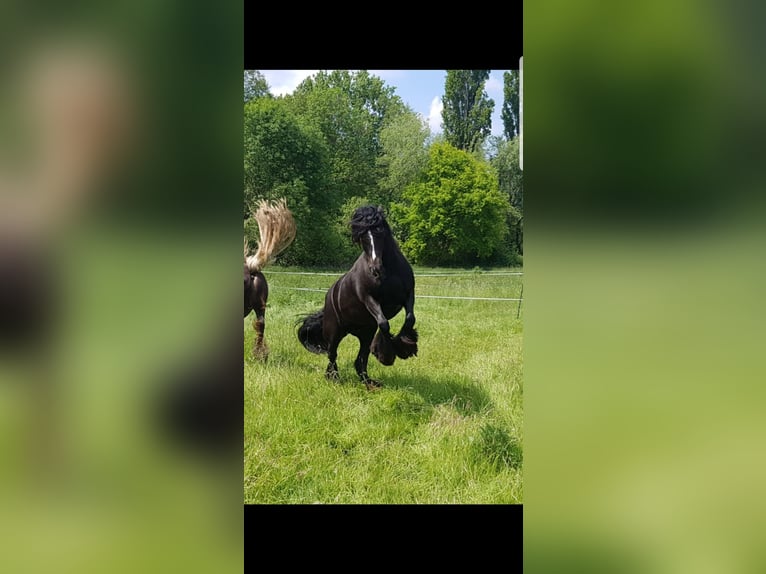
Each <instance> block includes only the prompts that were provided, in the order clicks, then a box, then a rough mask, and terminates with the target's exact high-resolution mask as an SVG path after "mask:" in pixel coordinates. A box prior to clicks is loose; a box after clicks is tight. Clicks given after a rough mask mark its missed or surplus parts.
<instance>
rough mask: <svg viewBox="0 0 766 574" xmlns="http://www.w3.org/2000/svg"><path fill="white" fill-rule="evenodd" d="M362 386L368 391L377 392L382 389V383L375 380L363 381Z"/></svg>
mask: <svg viewBox="0 0 766 574" xmlns="http://www.w3.org/2000/svg"><path fill="white" fill-rule="evenodd" d="M364 385H365V386H366V387H367V390H368V391H377V390H379V389H381V388H383V383H381V382H380V381H376V380H375V379H367V380H366V381H364Z"/></svg>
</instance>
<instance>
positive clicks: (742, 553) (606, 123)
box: [524, 1, 766, 574]
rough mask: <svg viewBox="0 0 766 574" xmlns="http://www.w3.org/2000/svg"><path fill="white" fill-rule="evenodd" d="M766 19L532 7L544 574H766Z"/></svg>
mask: <svg viewBox="0 0 766 574" xmlns="http://www.w3.org/2000/svg"><path fill="white" fill-rule="evenodd" d="M763 21H764V20H763V7H762V6H761V5H760V4H757V3H753V2H750V3H748V2H734V3H728V2H727V3H723V2H690V1H671V2H658V1H650V2H641V3H633V4H630V5H628V4H622V3H621V4H613V5H607V4H605V3H602V2H578V3H570V2H546V3H528V4H526V5H525V13H524V39H525V40H524V123H525V125H524V160H525V161H524V178H525V207H526V209H527V222H526V224H525V231H526V235H525V247H526V251H525V256H526V257H525V274H526V283H527V284H526V286H525V287H526V288H525V290H524V293H525V335H526V340H525V352H526V355H525V381H524V384H525V407H524V408H525V441H526V445H525V446H526V451H525V458H524V464H525V468H524V472H525V477H524V480H525V505H524V506H525V513H524V517H525V524H524V540H525V567H526V569H527V570H528V571H530V572H588V573H591V574H592V573H595V572H690V573H692V572H693V573H700V572H760V571H763V569H764V567H766V553H764V550H763V544H762V542H761V540H760V538H761V536H760V534H761V533H762V532H763V527H764V523H765V522H766V514H764V507H765V506H766V504H765V503H764V500H766V497H764V484H766V482H764V474H765V473H766V464H765V463H764V461H763V457H762V451H763V449H762V445H763V437H764V435H765V434H766V423H764V417H763V414H762V412H763V408H762V404H763V400H764V394H766V391H765V390H764V388H763V381H764V380H766V377H765V376H764V375H765V374H766V372H765V371H766V369H764V358H763V352H762V348H763V343H764V336H763V311H762V310H763V303H762V301H761V298H762V296H763V293H764V287H766V268H765V267H764V264H763V253H764V246H765V245H766V230H765V229H764V225H763V223H762V221H763V205H764V204H763V193H762V190H763V189H764V183H765V182H764V180H765V179H766V177H765V172H764V170H763V166H764V163H763V159H762V155H763V151H762V149H763V146H762V144H760V145H759V144H758V142H760V141H762V140H763V135H764V127H766V121H765V120H766V114H765V113H764V112H765V111H766V108H764V106H763V102H764V101H765V100H764V95H766V93H765V91H764V88H765V87H766V76H764V74H763V67H762V59H761V57H762V54H763V53H764V52H763V47H764V46H763V43H764V42H763V38H764V36H763V34H762V29H763ZM758 150H761V151H758Z"/></svg>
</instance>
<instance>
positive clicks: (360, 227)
mask: <svg viewBox="0 0 766 574" xmlns="http://www.w3.org/2000/svg"><path fill="white" fill-rule="evenodd" d="M351 239H352V241H353V242H354V243H355V244H358V245H361V247H362V253H361V255H359V257H358V258H357V260H356V262H355V263H354V265H353V266H352V267H351V269H350V270H349V271H348V272H347V273H346V274H345V275H343V276H342V277H341V278H340V279H338V280H337V281H336V282H335V283H334V284H333V285H332V287H330V289H329V291H327V294H326V295H325V303H324V308H323V309H321V310H319V311H317V312H316V313H313V314H311V315H308V316H305V317H302V318H301V319H299V321H298V323H299V324H300V327H299V329H298V340H299V341H300V342H301V343H302V344H303V346H304V347H305V348H306V349H307V350H309V351H311V352H312V353H327V356H328V358H329V363H328V365H327V371H326V373H325V376H326V377H327V378H328V379H338V364H337V362H336V360H337V358H338V345H339V344H340V342H341V340H342V339H343V338H344V337H345V336H346V335H349V334H350V335H353V336H354V337H356V338H357V339H359V352H358V354H357V357H356V361H354V367H355V369H356V372H357V375H359V379H360V380H361V381H362V382H363V383H364V384H365V385H366V386H367V388H368V389H374V388H376V387H380V386H381V383H380V382H379V381H376V380H373V379H371V378H370V377H369V375H368V374H367V361H368V359H369V357H370V352H372V353H373V355H375V358H376V359H378V361H379V362H380V363H381V364H383V365H387V366H388V365H393V364H394V361H395V360H396V357H399V358H400V359H407V358H409V357H411V356H413V355H417V352H418V345H417V341H418V333H417V331H416V330H415V329H414V328H413V325H414V324H415V313H414V312H413V307H414V305H415V277H414V275H413V273H412V267H411V266H410V264H409V262H408V261H407V259H406V258H405V257H404V255H403V254H402V252H401V251H400V250H399V246H398V245H397V243H396V240H395V239H394V237H393V235H392V234H391V228H390V227H389V226H388V222H386V218H385V217H384V215H383V210H382V209H381V208H379V207H373V206H365V207H360V208H359V209H357V210H356V211H355V212H354V215H353V217H352V218H351ZM402 309H404V310H405V313H406V316H405V319H404V325H403V326H402V329H401V330H400V331H399V334H398V335H396V337H393V336H392V335H391V330H390V326H389V323H388V320H389V319H391V318H392V317H394V316H395V315H397V314H398V313H399V311H401V310H402ZM376 331H377V334H376Z"/></svg>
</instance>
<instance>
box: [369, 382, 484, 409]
mask: <svg viewBox="0 0 766 574" xmlns="http://www.w3.org/2000/svg"><path fill="white" fill-rule="evenodd" d="M382 382H383V388H382V389H381V391H382V392H385V391H386V389H392V390H400V391H408V392H410V393H416V394H418V395H419V396H420V397H421V398H422V400H423V401H424V402H425V403H426V404H427V405H429V406H430V407H432V408H433V407H436V406H438V405H444V404H449V405H451V406H452V407H454V408H455V410H456V411H457V412H458V413H460V414H461V415H463V416H467V415H472V414H476V413H479V412H482V411H486V410H487V409H488V408H490V407H491V406H492V401H491V399H490V397H489V395H488V394H487V393H486V392H485V391H484V390H483V389H482V388H480V387H479V386H477V385H476V384H475V383H473V382H471V381H470V379H469V378H468V377H465V376H460V375H442V374H440V375H436V376H434V377H431V376H428V375H422V374H417V375H413V374H406V375H405V374H393V373H392V374H390V375H389V376H387V377H385V378H384V379H383V381H382ZM381 391H378V392H381Z"/></svg>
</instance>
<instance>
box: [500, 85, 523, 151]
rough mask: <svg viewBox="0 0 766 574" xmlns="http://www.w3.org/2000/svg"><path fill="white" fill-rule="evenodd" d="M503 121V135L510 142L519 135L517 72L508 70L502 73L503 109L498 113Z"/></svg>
mask: <svg viewBox="0 0 766 574" xmlns="http://www.w3.org/2000/svg"><path fill="white" fill-rule="evenodd" d="M500 117H501V118H502V120H503V133H504V134H505V137H506V139H508V140H512V139H513V138H515V137H517V136H518V135H519V71H518V70H510V71H508V72H504V73H503V109H502V110H501V111H500Z"/></svg>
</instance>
